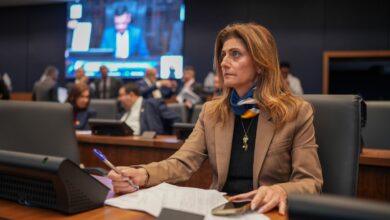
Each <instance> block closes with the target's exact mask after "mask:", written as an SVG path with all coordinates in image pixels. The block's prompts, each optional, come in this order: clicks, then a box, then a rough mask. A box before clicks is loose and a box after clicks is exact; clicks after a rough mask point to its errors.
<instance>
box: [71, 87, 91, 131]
mask: <svg viewBox="0 0 390 220" xmlns="http://www.w3.org/2000/svg"><path fill="white" fill-rule="evenodd" d="M90 100H91V98H90V90H89V87H88V85H87V84H85V83H77V84H75V85H74V86H73V87H72V88H71V90H70V92H69V96H68V98H67V100H66V102H68V103H70V104H71V105H72V106H73V122H74V128H75V129H76V130H89V125H88V120H89V119H90V118H95V117H96V111H95V110H93V109H90V108H89V102H90Z"/></svg>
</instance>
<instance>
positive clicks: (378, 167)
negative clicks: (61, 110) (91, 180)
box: [77, 135, 390, 201]
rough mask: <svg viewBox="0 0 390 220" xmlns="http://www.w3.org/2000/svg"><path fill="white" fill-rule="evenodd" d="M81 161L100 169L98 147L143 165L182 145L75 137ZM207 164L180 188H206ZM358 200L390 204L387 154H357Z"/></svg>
mask: <svg viewBox="0 0 390 220" xmlns="http://www.w3.org/2000/svg"><path fill="white" fill-rule="evenodd" d="M77 140H78V142H79V146H80V153H81V162H82V163H84V164H85V165H87V166H102V163H101V162H100V161H99V160H98V159H97V158H96V157H95V156H94V155H93V154H92V149H93V148H95V147H97V148H99V149H100V150H102V151H103V152H104V153H105V154H106V155H107V157H108V158H109V159H110V160H112V162H113V163H114V164H116V165H131V164H145V163H149V162H155V161H160V160H163V159H166V158H168V157H169V156H170V155H172V154H173V153H174V152H175V151H176V150H177V149H179V148H180V146H181V145H182V143H183V142H182V141H179V140H177V139H176V138H175V137H174V136H158V138H157V139H154V140H143V139H142V138H140V137H136V136H130V137H108V136H94V135H77ZM209 167H210V165H209V163H208V162H206V163H205V164H204V165H203V167H202V168H201V169H200V170H199V171H198V172H197V173H196V174H195V175H194V176H193V177H192V178H191V179H190V180H189V181H187V182H185V183H183V184H179V185H184V186H193V187H200V188H208V187H209V185H210V183H211V169H209ZM358 197H359V198H367V199H377V200H385V201H390V151H389V150H379V149H371V148H364V149H363V152H362V153H361V155H360V169H359V180H358Z"/></svg>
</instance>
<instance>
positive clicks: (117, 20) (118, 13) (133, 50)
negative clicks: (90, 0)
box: [100, 5, 149, 59]
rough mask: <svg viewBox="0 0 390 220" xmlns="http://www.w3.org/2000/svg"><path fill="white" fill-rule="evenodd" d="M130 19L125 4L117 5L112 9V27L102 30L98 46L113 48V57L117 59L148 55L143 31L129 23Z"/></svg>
mask: <svg viewBox="0 0 390 220" xmlns="http://www.w3.org/2000/svg"><path fill="white" fill-rule="evenodd" d="M131 20H132V14H131V13H130V12H129V11H128V9H127V7H126V6H125V5H122V6H119V7H117V8H116V9H115V11H114V27H109V28H106V29H105V30H104V33H103V37H102V41H101V44H100V47H101V48H112V49H114V52H115V57H116V58H119V59H127V58H129V57H132V56H140V57H145V56H148V55H149V51H148V48H147V45H146V42H145V37H144V34H143V31H142V30H141V29H140V28H138V27H135V26H134V25H130V23H131Z"/></svg>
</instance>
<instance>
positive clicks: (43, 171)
mask: <svg viewBox="0 0 390 220" xmlns="http://www.w3.org/2000/svg"><path fill="white" fill-rule="evenodd" d="M108 191H109V189H108V188H107V187H106V186H105V185H103V184H102V183H100V182H99V181H98V180H96V179H95V178H93V177H92V176H90V175H89V174H87V173H86V172H85V171H83V170H81V169H80V168H79V166H78V165H77V164H75V163H73V162H72V161H71V160H69V159H66V158H64V157H55V156H49V155H40V154H29V153H21V152H15V151H5V150H0V198H3V199H8V200H12V201H15V202H18V203H20V204H22V205H26V206H32V207H41V208H47V209H53V210H56V211H59V212H62V213H66V214H73V213H78V212H83V211H86V210H90V209H94V208H98V207H100V206H102V205H103V204H104V201H105V199H106V196H107V193H108Z"/></svg>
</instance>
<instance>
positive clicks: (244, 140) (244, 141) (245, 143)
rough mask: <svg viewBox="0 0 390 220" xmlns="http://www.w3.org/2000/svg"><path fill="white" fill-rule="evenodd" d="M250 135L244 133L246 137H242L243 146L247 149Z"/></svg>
mask: <svg viewBox="0 0 390 220" xmlns="http://www.w3.org/2000/svg"><path fill="white" fill-rule="evenodd" d="M248 140H249V138H248V135H246V134H245V135H244V137H243V138H242V148H243V149H244V150H245V151H246V150H247V149H248Z"/></svg>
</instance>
